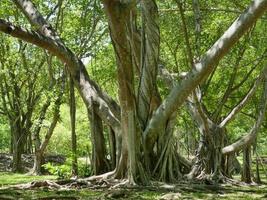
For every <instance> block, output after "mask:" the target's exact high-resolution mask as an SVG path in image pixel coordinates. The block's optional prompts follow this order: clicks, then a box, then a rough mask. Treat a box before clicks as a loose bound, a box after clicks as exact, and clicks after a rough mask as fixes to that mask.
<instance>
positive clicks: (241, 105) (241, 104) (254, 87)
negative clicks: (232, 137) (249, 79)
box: [219, 66, 267, 128]
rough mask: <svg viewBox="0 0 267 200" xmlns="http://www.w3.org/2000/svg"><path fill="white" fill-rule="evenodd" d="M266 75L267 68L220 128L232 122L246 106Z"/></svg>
mask: <svg viewBox="0 0 267 200" xmlns="http://www.w3.org/2000/svg"><path fill="white" fill-rule="evenodd" d="M265 73H267V66H266V67H265V68H264V69H263V71H262V72H261V74H260V75H259V76H258V77H257V79H256V80H255V82H254V84H253V85H252V87H251V88H250V90H249V91H248V93H247V94H246V96H245V97H244V98H243V99H242V100H241V101H240V103H239V104H238V105H236V106H235V107H234V108H233V109H232V111H231V112H230V113H229V114H228V115H227V116H226V117H225V118H224V120H222V122H221V123H220V125H219V127H220V128H222V127H225V126H226V125H227V124H228V123H229V122H230V121H232V120H233V119H234V117H235V115H236V114H237V113H238V112H239V111H240V110H241V109H242V108H243V107H244V106H245V105H246V103H247V102H248V101H249V100H250V99H251V97H252V96H253V95H254V94H255V92H256V90H257V88H258V86H259V85H260V83H261V81H262V79H263V78H264V76H265Z"/></svg>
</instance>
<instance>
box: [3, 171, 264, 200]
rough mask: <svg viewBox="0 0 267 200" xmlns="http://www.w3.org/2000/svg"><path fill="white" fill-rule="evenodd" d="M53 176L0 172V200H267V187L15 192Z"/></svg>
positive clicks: (39, 189) (35, 190) (183, 185)
mask: <svg viewBox="0 0 267 200" xmlns="http://www.w3.org/2000/svg"><path fill="white" fill-rule="evenodd" d="M54 179H55V177H54V176H28V175H22V174H12V173H2V172H0V184H1V185H0V199H3V200H5V199H6V200H7V199H10V200H13V199H21V200H23V199H40V200H41V199H42V200H49V199H51V200H52V199H73V200H75V199H92V200H93V199H99V200H102V199H103V200H104V199H140V200H158V199H167V200H172V199H175V197H177V199H205V200H213V199H214V200H215V199H227V200H239V199H246V200H250V199H251V200H252V199H253V200H254V199H267V185H250V186H249V185H244V186H233V185H218V186H214V185H198V184H179V185H167V184H159V185H158V186H157V187H152V186H150V187H140V188H132V189H125V188H119V189H108V188H98V189H88V188H83V189H79V190H75V189H59V190H55V189H49V188H47V187H42V188H38V189H29V190H25V189H23V190H21V189H15V188H14V187H15V186H14V185H15V184H21V183H28V182H31V181H36V180H54Z"/></svg>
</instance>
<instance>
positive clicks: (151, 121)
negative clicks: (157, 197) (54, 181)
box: [0, 0, 267, 184]
mask: <svg viewBox="0 0 267 200" xmlns="http://www.w3.org/2000/svg"><path fill="white" fill-rule="evenodd" d="M33 2H34V4H32V1H29V0H25V1H22V0H14V1H8V0H1V2H0V31H1V32H3V33H1V34H0V96H1V98H0V138H1V140H0V152H1V153H10V154H12V155H13V166H12V170H13V171H24V170H25V169H24V167H23V166H22V164H21V155H22V154H33V155H34V157H35V160H34V167H33V169H32V171H31V172H32V173H35V174H41V173H43V172H42V170H43V169H44V168H45V167H44V166H42V165H43V164H44V159H43V158H44V156H45V155H47V154H61V155H64V156H65V157H66V158H68V159H67V161H68V162H67V163H65V165H67V166H68V167H67V169H66V171H68V175H69V176H71V175H79V176H92V175H100V177H101V178H119V179H124V178H127V179H128V182H127V183H129V184H133V183H138V184H139V183H140V184H148V183H149V182H150V181H151V180H159V181H166V182H177V181H179V180H182V179H184V178H185V177H186V178H187V179H199V180H204V179H205V180H209V181H215V182H218V181H219V182H220V181H226V180H228V178H233V175H236V174H241V179H242V180H243V181H245V182H247V183H250V182H252V181H256V182H260V175H259V170H260V169H261V170H265V168H264V167H265V164H264V158H265V155H266V154H267V145H266V143H267V140H266V137H267V131H266V130H267V123H266V120H264V116H265V110H266V102H267V99H266V98H267V79H266V78H267V67H266V57H267V49H266V43H267V37H266V31H267V25H266V20H267V15H266V14H264V12H265V10H266V9H267V1H266V0H255V1H248V0H242V1H237V0H232V1H226V0H220V1H217V0H208V1H202V0H192V1H183V0H176V1H167V0H166V1H154V0H147V1H146V0H141V1H126V0H124V1H118V0H103V1H97V0H80V1H75V0H45V1H39V0H34V1H33ZM239 16H240V17H239ZM238 17H239V18H238ZM235 20H236V21H235ZM4 33H5V34H4ZM47 166H48V167H47ZM49 167H50V168H53V166H50V165H47V164H46V169H47V168H49ZM259 168H260V169H259ZM101 174H104V175H102V176H101ZM253 174H254V175H253ZM96 178H99V176H97V177H96ZM238 179H240V177H239V178H238ZM241 179H240V180H241Z"/></svg>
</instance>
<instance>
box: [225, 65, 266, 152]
mask: <svg viewBox="0 0 267 200" xmlns="http://www.w3.org/2000/svg"><path fill="white" fill-rule="evenodd" d="M264 73H265V74H264V89H263V94H262V97H261V102H260V105H259V114H258V118H257V121H256V122H255V124H254V125H253V127H252V128H251V130H250V131H249V133H248V134H247V135H245V136H243V137H242V138H241V139H240V140H238V141H237V142H235V143H233V144H231V145H228V146H226V147H224V148H223V149H222V153H223V154H230V153H234V152H237V151H239V150H241V149H242V148H243V147H245V146H248V145H250V144H251V143H252V142H253V141H254V140H255V138H256V137H257V133H258V131H259V129H260V127H261V124H262V122H263V120H264V117H265V110H266V106H267V71H266V70H265V72H264Z"/></svg>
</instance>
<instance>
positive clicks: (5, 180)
mask: <svg viewBox="0 0 267 200" xmlns="http://www.w3.org/2000/svg"><path fill="white" fill-rule="evenodd" d="M56 178H57V177H56V176H50V175H49V176H31V175H26V174H17V173H12V172H0V188H1V187H3V186H9V185H15V184H21V183H29V182H32V181H38V180H54V179H56Z"/></svg>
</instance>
